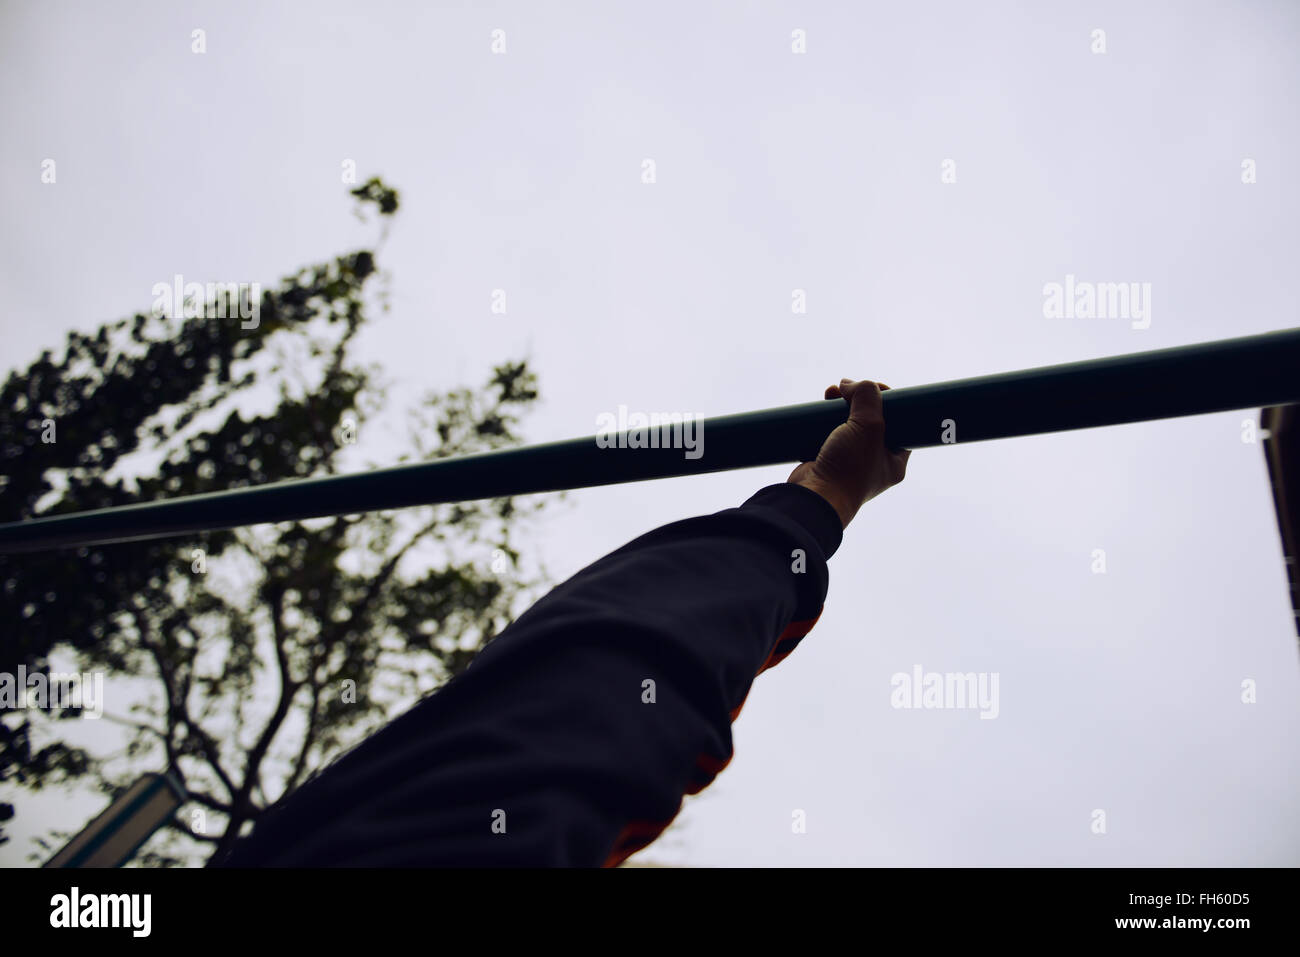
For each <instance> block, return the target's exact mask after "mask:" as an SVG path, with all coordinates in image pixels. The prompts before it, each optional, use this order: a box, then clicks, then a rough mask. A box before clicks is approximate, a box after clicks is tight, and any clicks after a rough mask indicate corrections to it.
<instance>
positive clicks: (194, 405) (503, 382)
mask: <svg viewBox="0 0 1300 957" xmlns="http://www.w3.org/2000/svg"><path fill="white" fill-rule="evenodd" d="M353 195H355V196H357V197H358V199H359V201H360V202H361V203H362V204H363V205H364V204H374V206H375V207H376V208H377V209H378V211H379V215H380V216H381V217H384V216H391V215H392V214H393V213H394V212H395V211H396V209H397V205H398V195H397V193H396V191H394V190H392V189H390V188H388V187H386V186H385V185H384V184H383V183H382V182H381V181H380V180H378V179H372V180H371V181H370V182H368V183H366V184H365V185H364V186H362V187H360V188H358V189H356V190H353ZM375 276H376V266H375V253H374V252H373V251H370V250H362V251H358V252H354V253H350V254H348V255H344V256H340V257H339V258H337V259H335V260H334V261H332V262H327V263H321V264H318V265H314V266H310V267H308V268H304V269H302V270H300V271H299V272H297V273H296V274H294V275H292V276H290V277H288V278H286V279H285V280H283V281H282V283H281V284H280V285H279V288H278V289H277V290H276V291H274V292H267V293H266V294H265V295H264V296H263V297H262V298H261V300H260V316H258V317H257V321H256V322H255V323H252V324H250V323H249V322H248V321H246V320H245V319H241V316H240V314H239V311H238V303H237V302H236V301H235V300H236V299H237V294H235V293H234V292H233V291H231V290H217V292H216V294H215V295H214V296H213V297H212V298H210V299H206V300H205V301H203V302H199V301H194V300H191V301H187V303H186V308H185V310H184V312H183V314H182V315H179V316H176V317H175V318H168V317H167V316H159V315H156V314H153V313H151V314H149V315H145V314H139V315H136V316H134V317H133V318H131V319H127V320H122V321H119V322H116V323H112V324H110V325H106V326H104V327H102V328H100V329H99V330H98V332H97V333H96V334H94V335H82V334H79V333H76V332H73V333H71V334H70V335H69V336H68V340H67V347H66V350H65V351H64V353H63V354H62V355H61V356H58V357H56V356H54V355H52V354H51V353H50V352H46V353H45V354H43V355H41V356H40V357H39V358H38V359H37V360H36V361H35V362H34V363H33V364H32V365H31V366H30V367H29V368H28V369H26V370H25V371H23V372H21V373H14V374H11V375H10V376H9V378H8V380H7V381H6V382H5V384H4V387H3V389H2V390H0V462H2V464H3V473H4V474H3V476H0V520H2V521H14V520H18V519H26V518H31V517H33V516H36V515H52V514H56V513H60V512H70V511H80V510H84V509H93V508H103V507H107V506H115V505H123V504H127V503H130V502H135V501H146V500H152V499H159V498H170V497H175V496H181V495H190V494H195V493H200V492H209V491H214V490H219V489H231V488H239V487H243V486H248V485H257V484H262V483H264V482H271V481H276V480H280V479H289V478H303V477H307V476H312V475H322V474H329V473H334V472H335V471H336V470H338V468H339V467H340V459H342V458H344V457H345V456H346V455H347V453H348V452H349V451H355V450H350V449H349V446H350V445H352V444H353V443H354V441H355V439H356V437H357V435H358V434H360V433H361V432H362V431H364V428H365V423H366V422H367V421H369V420H371V419H372V418H373V416H374V414H375V412H376V411H378V410H379V409H380V408H382V406H383V402H384V392H385V390H384V387H383V386H382V385H381V384H380V382H379V371H378V370H377V369H375V368H373V367H361V366H359V365H357V364H356V363H355V362H354V361H352V360H351V358H350V356H351V352H350V350H351V347H352V346H353V344H354V342H355V339H356V336H357V333H358V331H359V330H360V329H361V328H362V326H363V324H364V323H365V322H366V321H367V319H366V312H367V302H366V299H365V293H366V289H367V284H368V283H369V282H370V281H371V280H372V278H373V277H375ZM385 311H386V310H385ZM223 316H224V317H226V318H221V317H223ZM537 395H538V393H537V384H536V379H535V376H534V375H533V373H532V372H531V371H530V370H529V369H528V367H527V365H526V363H525V362H507V363H505V364H503V365H500V366H498V367H496V368H495V369H494V370H493V373H492V375H491V377H490V378H489V380H488V382H487V385H486V387H485V388H484V389H481V390H472V389H468V388H459V389H454V390H450V391H446V392H441V393H432V394H430V395H429V396H428V398H427V399H426V401H425V402H424V403H422V404H421V405H420V406H418V407H417V408H416V409H414V410H412V411H411V413H410V425H411V439H410V453H409V454H407V455H404V456H403V457H402V459H401V460H407V459H410V458H411V457H412V456H418V457H419V458H424V459H427V458H438V457H444V456H452V455H461V454H465V453H468V452H474V451H483V450H487V449H493V448H499V447H503V446H506V445H510V444H515V443H517V442H518V441H519V438H518V436H517V434H516V431H515V429H516V427H517V426H518V423H519V419H520V415H521V414H522V413H523V411H525V410H526V409H527V408H528V407H529V406H530V404H531V403H533V402H534V401H535V400H536V399H537ZM259 408H260V411H259ZM540 507H541V505H540V504H537V503H534V504H533V505H531V506H529V507H527V508H525V507H523V506H521V505H520V504H519V503H518V502H517V501H516V500H514V499H509V498H506V499H496V500H493V501H489V502H476V503H468V504H458V505H443V506H429V507H423V508H413V509H405V510H402V511H399V512H393V513H376V514H369V515H365V516H338V517H334V518H328V519H319V520H313V521H305V522H301V523H281V524H278V525H264V526H257V527H253V528H244V529H235V530H230V531H218V532H209V533H205V534H201V535H197V536H191V537H187V538H184V539H172V540H161V541H153V542H137V543H124V544H117V545H105V546H97V547H83V548H78V549H75V550H65V551H58V552H51V553H45V554H39V555H23V556H0V620H3V621H5V622H6V623H8V625H9V627H7V628H6V631H5V633H4V635H3V638H0V671H3V670H7V671H8V672H10V673H11V674H12V673H14V672H15V671H16V669H17V667H18V666H19V665H23V666H25V667H26V668H27V669H28V670H29V672H30V671H40V672H42V673H51V672H52V671H57V670H58V669H52V668H51V663H52V661H53V660H54V659H60V660H66V661H70V662H73V663H74V664H75V670H77V671H83V672H92V671H102V672H104V673H105V674H106V676H107V677H106V683H105V688H106V698H107V699H108V700H107V703H106V707H105V708H104V716H103V718H102V719H101V720H100V721H99V722H97V723H96V724H95V731H96V732H98V733H97V734H96V735H95V738H96V741H95V743H93V744H86V743H85V742H77V741H74V740H73V738H75V737H77V735H78V734H82V735H84V733H85V732H87V730H88V727H89V722H88V721H85V720H82V721H76V720H71V719H76V718H78V717H84V715H82V712H81V710H80V709H77V708H71V707H65V708H56V709H50V710H47V711H41V710H34V709H27V708H8V709H6V710H4V711H3V713H0V782H10V783H12V784H17V785H20V786H22V787H25V788H28V789H31V790H38V791H39V790H40V789H42V788H47V787H50V786H53V785H57V784H64V783H68V782H73V783H76V782H80V783H82V784H90V785H92V786H95V787H98V788H99V789H100V790H102V791H104V792H105V793H107V794H110V795H115V794H117V793H120V791H121V790H122V789H124V788H125V786H126V785H128V784H129V783H130V782H131V781H132V780H133V779H134V778H135V777H136V776H138V775H139V774H140V773H141V772H142V771H145V770H157V769H160V768H171V769H172V770H173V771H174V772H175V773H176V774H177V775H178V776H179V777H180V778H181V779H182V781H183V783H184V784H185V786H186V788H187V790H188V791H189V794H190V798H191V803H190V804H189V805H187V806H186V807H185V808H183V809H182V813H180V814H178V815H177V818H176V820H175V821H173V823H172V825H171V830H170V833H164V832H160V834H159V835H157V836H155V838H154V839H152V840H151V841H150V843H149V844H148V845H146V848H145V853H144V854H143V855H141V857H140V860H141V861H142V862H143V863H152V864H176V863H185V862H195V861H196V860H199V859H201V857H202V855H203V853H205V852H208V853H210V852H216V851H221V850H224V849H225V848H226V847H227V846H229V845H230V843H231V842H232V841H233V840H235V839H236V838H237V836H238V835H239V834H240V833H241V832H243V831H246V830H247V829H248V827H249V826H250V824H251V822H254V821H256V819H257V818H258V817H259V816H260V815H261V814H263V813H264V812H265V811H266V810H267V809H268V808H270V807H272V806H274V805H275V804H276V803H277V802H278V801H280V800H282V799H283V797H284V796H285V795H286V794H288V793H289V792H290V791H292V790H293V789H294V788H295V787H296V786H297V785H298V784H299V783H301V782H302V781H303V780H304V779H305V778H306V777H307V776H309V775H310V773H311V772H312V771H313V770H315V769H317V768H319V767H320V766H322V765H323V764H324V763H325V762H326V761H327V760H328V759H329V758H330V757H332V756H333V755H335V754H337V753H338V752H339V751H340V750H341V749H343V748H344V747H345V746H347V745H348V744H350V743H351V742H353V741H355V740H358V739H359V738H360V737H362V736H364V734H365V733H367V732H368V731H369V730H371V729H373V728H374V727H375V726H376V725H378V724H380V723H382V722H383V721H384V720H385V719H386V718H388V717H390V716H391V715H392V713H393V712H394V711H395V710H398V709H400V708H402V707H404V706H407V705H409V704H410V703H412V702H413V701H414V700H416V699H417V698H418V697H419V696H421V695H422V694H426V693H429V692H431V691H432V690H433V689H434V688H436V687H437V686H439V685H440V684H441V683H443V682H444V681H445V680H446V679H447V678H449V677H450V676H451V675H453V674H455V673H457V672H459V671H460V670H461V669H463V668H464V667H465V665H466V664H467V663H468V662H469V660H470V658H471V657H472V656H473V654H474V652H475V651H476V650H477V649H478V648H479V647H481V646H482V644H483V643H485V642H486V641H488V640H490V639H491V638H492V637H493V636H494V635H495V634H496V633H497V632H498V631H499V630H500V628H501V627H502V626H503V624H504V623H505V622H506V621H508V619H509V617H510V614H511V611H512V610H513V608H514V605H515V604H516V601H517V599H519V598H520V597H522V596H523V594H524V593H525V592H526V591H527V590H528V589H529V588H531V587H532V585H533V584H534V583H533V582H529V581H526V580H525V579H524V576H522V575H521V574H519V572H518V570H517V568H516V563H517V559H518V553H517V552H516V551H515V550H514V548H513V547H512V544H511V531H512V527H514V526H515V525H517V524H518V523H519V522H520V521H521V520H524V519H526V518H527V517H528V516H530V515H532V514H534V513H535V512H536V511H537V510H538V509H539V508H540ZM69 670H71V669H69ZM105 722H109V723H111V726H112V728H113V729H115V730H114V733H113V734H108V735H105V734H104V733H103V729H104V727H105ZM74 732H76V734H74ZM108 738H116V739H117V740H114V741H108V740H107V739H108ZM111 745H117V746H118V747H116V748H114V747H112V746H111ZM12 813H13V808H12V805H2V806H0V822H2V821H3V820H4V819H5V818H6V817H9V816H12ZM75 823H76V824H80V822H75ZM73 830H75V828H73ZM42 844H43V846H44V847H46V849H48V847H49V844H48V842H42Z"/></svg>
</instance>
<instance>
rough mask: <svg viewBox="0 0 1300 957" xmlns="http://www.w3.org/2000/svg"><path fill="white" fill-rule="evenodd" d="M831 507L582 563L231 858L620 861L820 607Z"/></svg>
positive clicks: (831, 535)
mask: <svg viewBox="0 0 1300 957" xmlns="http://www.w3.org/2000/svg"><path fill="white" fill-rule="evenodd" d="M841 534H842V530H841V526H840V521H839V518H838V516H837V515H836V513H835V510H834V509H833V508H831V506H830V505H829V504H828V503H827V502H826V501H825V500H824V499H822V498H821V496H819V495H817V494H816V493H815V492H812V491H810V490H809V489H806V488H803V487H802V486H799V485H792V484H788V483H784V484H780V485H771V486H768V487H766V488H763V489H761V490H760V491H758V492H757V493H756V494H755V495H754V496H753V497H751V498H750V499H749V500H748V501H746V502H745V503H744V504H742V505H741V506H740V507H739V508H730V509H726V510H724V511H721V512H717V513H715V514H712V515H706V516H701V517H698V518H691V519H686V520H684V521H679V522H674V523H672V524H670V525H665V526H663V527H662V528H658V529H655V530H654V531H652V532H649V533H647V534H645V535H642V536H641V537H640V538H637V539H635V540H634V541H632V542H629V543H628V544H627V545H624V546H623V547H622V548H620V549H618V550H617V551H614V552H612V553H610V554H609V555H606V556H605V557H604V558H602V559H600V560H599V561H597V562H595V563H594V564H592V565H589V566H588V567H586V568H584V569H583V570H582V571H580V572H578V573H577V574H576V575H574V576H573V577H572V578H570V579H569V580H568V581H566V582H564V583H563V584H562V585H559V586H557V587H556V588H554V589H553V590H552V591H551V592H550V593H549V594H547V595H546V596H545V597H544V598H542V599H541V600H540V601H538V602H537V603H536V604H535V605H533V606H532V607H531V608H530V609H528V611H526V612H525V613H524V614H523V615H521V616H520V617H519V618H518V619H517V620H516V621H515V622H514V623H513V624H512V625H510V627H508V628H507V629H505V630H504V631H503V632H502V633H501V634H500V635H499V636H498V637H497V638H496V639H494V640H493V641H491V642H490V643H489V644H488V645H487V646H486V647H485V648H484V649H483V650H482V651H481V652H479V654H478V655H477V656H476V657H475V658H474V660H473V662H472V663H471V664H470V666H469V667H468V668H467V669H465V671H464V672H463V673H462V674H460V675H459V676H457V677H456V678H454V679H453V680H452V681H450V682H448V683H447V684H446V685H445V686H444V687H443V688H442V689H441V690H439V691H437V692H435V693H434V694H432V695H430V696H429V697H427V698H425V699H424V700H423V701H421V702H420V703H419V704H417V705H416V706H415V707H413V708H411V709H410V710H409V711H407V712H406V713H404V714H403V715H401V716H400V717H398V718H397V719H395V720H394V721H392V722H391V723H390V724H388V725H387V726H385V727H384V728H382V729H381V730H380V731H378V732H376V733H375V734H373V735H371V736H370V737H369V738H367V739H366V740H365V741H363V742H362V743H361V744H360V745H358V746H357V747H355V748H354V749H352V750H351V751H349V752H347V753H345V754H344V755H343V756H342V757H341V758H339V759H338V760H336V761H335V762H334V763H333V764H331V765H329V766H328V767H327V768H325V769H324V770H323V771H322V772H320V773H319V774H318V775H316V776H315V777H314V778H312V779H311V780H309V781H307V782H306V783H305V784H304V785H303V786H302V787H301V788H299V790H298V791H297V792H296V793H295V794H293V795H291V796H290V797H289V798H288V799H287V800H286V801H285V802H283V804H282V805H281V806H280V808H278V809H277V810H276V811H275V812H272V813H270V814H268V815H267V816H266V818H265V819H264V820H262V821H261V822H259V823H258V824H257V826H256V828H255V829H254V831H253V833H252V834H251V835H250V836H249V837H247V838H245V839H244V840H243V841H241V842H239V843H238V844H237V845H236V846H235V848H234V849H233V851H232V852H231V854H229V855H228V856H227V858H226V859H225V860H224V861H223V862H221V863H224V864H226V865H228V866H305V867H315V866H328V865H351V866H462V865H471V866H493V865H496V866H503V865H504V866H509V865H514V866H596V865H602V864H603V865H607V866H608V865H616V864H618V863H620V862H621V861H623V860H624V859H625V858H626V857H628V856H629V855H630V854H632V853H633V852H635V851H637V850H639V849H640V848H642V847H644V846H646V845H647V844H649V843H650V842H651V841H653V840H654V839H655V838H656V837H658V836H659V834H660V833H661V832H662V831H663V830H664V828H666V827H667V826H668V824H669V823H671V821H672V819H673V818H674V817H675V816H676V815H677V812H678V811H679V810H680V809H681V803H682V797H683V795H686V794H694V793H696V792H698V791H700V790H702V789H703V788H705V787H706V786H708V784H710V783H711V782H712V781H713V779H714V777H716V775H717V774H718V772H720V771H721V770H722V769H723V768H724V767H726V765H727V763H728V762H729V761H730V760H731V756H732V741H731V722H732V721H734V720H735V718H736V716H737V715H738V714H739V713H740V709H741V706H742V705H743V704H744V702H745V698H746V696H747V695H748V694H749V690H750V685H751V684H752V682H753V680H754V678H755V677H756V676H757V675H758V674H760V673H761V672H762V671H764V670H766V669H767V668H770V667H772V666H773V665H775V664H777V663H779V662H780V661H781V660H782V659H783V658H785V657H786V656H787V655H788V654H790V652H791V651H793V650H794V648H795V646H796V645H798V643H799V641H800V640H801V639H802V638H803V637H804V635H806V634H807V633H808V632H809V630H811V628H812V626H813V625H814V624H815V622H816V621H817V618H818V617H819V616H820V614H821V609H822V603H823V601H824V600H825V597H826V589H827V571H826V560H827V559H828V558H830V556H831V555H832V554H834V552H835V550H836V549H837V548H838V547H839V544H840V538H841Z"/></svg>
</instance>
